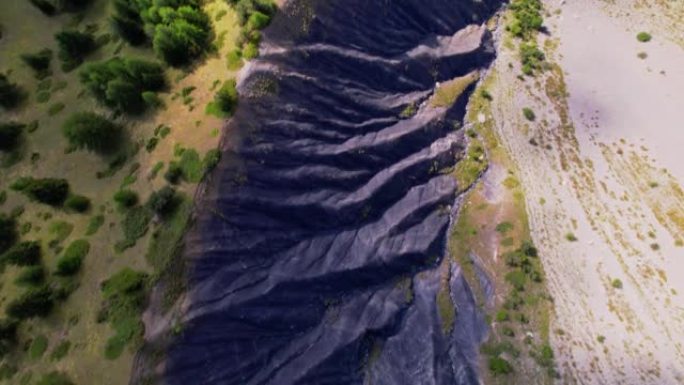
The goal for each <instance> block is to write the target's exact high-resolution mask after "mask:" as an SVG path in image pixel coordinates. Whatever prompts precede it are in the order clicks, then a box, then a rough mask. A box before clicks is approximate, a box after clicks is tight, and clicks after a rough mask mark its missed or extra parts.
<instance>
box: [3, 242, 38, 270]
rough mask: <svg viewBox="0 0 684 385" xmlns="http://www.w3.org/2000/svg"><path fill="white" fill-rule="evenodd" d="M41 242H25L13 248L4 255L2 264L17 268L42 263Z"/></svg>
mask: <svg viewBox="0 0 684 385" xmlns="http://www.w3.org/2000/svg"><path fill="white" fill-rule="evenodd" d="M41 254H42V252H41V248H40V242H38V241H24V242H20V243H18V244H16V245H14V246H12V247H11V248H10V249H9V250H7V251H6V252H5V254H3V255H2V262H4V263H8V264H10V265H16V266H31V265H37V264H39V263H40V257H41Z"/></svg>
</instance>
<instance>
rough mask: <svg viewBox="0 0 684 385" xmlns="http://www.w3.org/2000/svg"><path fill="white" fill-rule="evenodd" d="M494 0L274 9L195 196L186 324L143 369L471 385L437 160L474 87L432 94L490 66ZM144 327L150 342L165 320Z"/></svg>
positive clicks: (285, 380)
mask: <svg viewBox="0 0 684 385" xmlns="http://www.w3.org/2000/svg"><path fill="white" fill-rule="evenodd" d="M500 3H501V2H500V1H498V0H480V1H470V0H468V1H466V0H401V1H400V0H326V1H316V0H306V1H305V0H302V1H299V0H294V1H290V2H288V3H287V4H286V5H285V6H284V7H283V9H282V10H281V12H280V14H279V15H278V16H277V17H276V18H275V19H274V21H273V24H272V25H271V26H270V27H269V28H268V29H266V30H265V32H264V36H263V41H262V46H261V56H260V58H259V59H256V60H255V61H253V62H252V63H251V64H250V65H248V66H247V67H246V68H245V70H244V71H243V73H242V77H241V79H240V82H239V91H240V97H241V98H240V104H239V107H238V109H237V111H236V114H235V116H234V118H233V119H232V120H231V121H230V123H229V124H228V126H227V127H226V130H225V133H224V138H223V142H222V152H223V157H222V160H221V163H220V164H219V166H218V167H217V168H216V169H215V171H214V172H213V173H212V174H211V176H210V178H209V179H208V180H207V181H206V183H205V186H204V191H203V194H202V195H201V196H200V197H199V198H198V199H199V200H198V203H197V212H196V218H195V224H194V226H193V228H192V229H191V230H190V232H189V233H188V235H187V236H186V250H185V253H184V258H185V259H186V265H187V268H188V274H189V284H188V291H187V293H186V295H185V298H184V299H183V300H182V301H181V303H179V304H177V305H176V309H175V310H174V311H175V313H176V314H181V316H180V318H179V321H178V322H179V323H180V324H181V325H182V330H180V331H178V332H177V333H176V335H175V336H174V337H173V338H171V342H170V344H169V345H168V347H167V349H166V350H167V351H166V355H165V358H164V359H163V360H162V361H163V362H162V364H159V365H156V367H155V368H153V369H151V370H150V371H149V372H153V373H155V374H154V376H155V378H154V380H155V382H156V381H161V382H165V383H168V384H178V385H187V384H236V385H237V384H240V385H247V384H249V385H251V384H269V385H289V384H317V385H320V384H365V383H367V384H387V385H390V384H391V385H398V384H407V385H408V384H410V385H416V384H477V383H478V374H477V373H478V368H477V362H478V353H477V352H478V348H479V344H480V343H481V341H482V340H483V339H484V337H485V336H486V333H487V325H486V322H485V319H484V315H483V314H482V313H480V312H479V310H478V308H477V306H476V305H475V302H474V300H473V296H472V294H471V291H470V289H469V287H468V285H467V284H466V282H465V280H464V278H463V276H462V274H461V270H460V268H459V266H458V265H457V264H456V263H454V262H453V261H452V259H451V258H448V256H447V255H446V254H447V251H446V247H445V244H446V235H447V231H448V228H449V226H450V224H451V222H452V215H453V213H455V212H456V211H457V210H456V207H454V206H455V205H457V201H458V194H457V191H459V188H458V187H459V186H457V185H456V181H455V179H454V178H453V177H452V176H451V175H449V174H448V173H445V172H443V171H444V170H447V169H449V168H450V167H453V166H454V165H455V164H456V162H458V160H459V158H460V156H461V154H462V152H463V148H464V146H465V144H464V132H463V131H464V130H463V129H462V128H461V127H462V126H463V124H462V123H463V122H462V121H463V118H464V115H465V110H466V104H467V101H468V96H469V94H470V93H471V92H472V89H473V88H474V86H475V84H474V83H471V84H470V85H468V86H467V88H466V89H465V90H464V92H457V93H456V95H455V96H456V98H455V102H454V103H448V105H444V103H437V102H435V98H436V95H435V91H436V90H437V89H439V87H440V86H441V85H443V84H445V83H447V82H449V81H451V80H452V79H456V78H459V77H463V76H466V75H468V74H472V73H477V72H478V71H482V70H484V69H486V68H487V67H488V66H489V64H490V63H491V62H492V60H493V59H494V57H495V52H494V48H493V44H492V41H491V40H492V39H491V35H490V33H489V32H488V31H487V29H486V28H485V27H484V24H485V22H486V21H487V20H488V19H489V18H491V17H492V16H493V15H494V13H495V12H496V11H497V10H498V8H499V6H500ZM447 99H448V96H447ZM450 102H451V101H450ZM445 277H446V278H445ZM443 284H446V285H447V288H448V290H447V291H446V293H447V297H446V300H447V304H446V305H447V306H451V307H453V309H454V310H453V312H452V314H451V315H452V316H451V317H447V316H445V312H444V311H443V310H441V309H440V307H444V306H445V304H444V298H442V299H441V300H440V298H439V297H440V288H441V286H442V285H443ZM151 312H152V313H154V312H159V310H158V309H154V307H153V309H152V310H151ZM446 314H448V312H447V313H446ZM163 318H164V317H163V316H162V315H160V314H157V316H151V317H148V320H149V319H153V320H157V321H156V322H161V321H159V320H161V319H163ZM167 318H168V317H167ZM174 322H175V321H174ZM167 323H169V324H170V323H171V321H168V322H167ZM147 329H148V331H147V338H148V339H149V340H150V342H149V344H150V345H154V344H155V343H158V344H161V343H160V342H159V340H161V339H168V335H169V334H170V333H168V332H163V331H160V327H158V325H157V327H155V325H148V327H147ZM148 350H149V349H148ZM144 351H145V349H143V352H144ZM141 354H145V353H141ZM140 362H141V361H140V360H139V364H140ZM137 372H140V370H138V371H137ZM149 372H148V374H146V375H145V376H147V375H149ZM148 379H149V378H148ZM134 382H136V381H135V379H134ZM140 383H143V381H140Z"/></svg>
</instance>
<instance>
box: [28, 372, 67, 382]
mask: <svg viewBox="0 0 684 385" xmlns="http://www.w3.org/2000/svg"><path fill="white" fill-rule="evenodd" d="M36 385H74V383H73V382H72V381H71V379H70V378H69V376H67V375H66V374H64V373H62V372H56V371H53V372H50V373H48V374H45V375H43V376H42V377H41V378H40V380H38V382H37V383H36Z"/></svg>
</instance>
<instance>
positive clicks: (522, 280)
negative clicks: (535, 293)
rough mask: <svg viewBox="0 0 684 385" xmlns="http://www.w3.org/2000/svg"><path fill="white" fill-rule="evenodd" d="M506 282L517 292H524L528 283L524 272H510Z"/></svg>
mask: <svg viewBox="0 0 684 385" xmlns="http://www.w3.org/2000/svg"><path fill="white" fill-rule="evenodd" d="M506 282H508V283H510V284H511V286H513V288H515V290H518V291H523V290H525V284H526V283H527V276H526V275H525V273H524V272H522V271H518V270H516V271H510V272H508V273H507V274H506Z"/></svg>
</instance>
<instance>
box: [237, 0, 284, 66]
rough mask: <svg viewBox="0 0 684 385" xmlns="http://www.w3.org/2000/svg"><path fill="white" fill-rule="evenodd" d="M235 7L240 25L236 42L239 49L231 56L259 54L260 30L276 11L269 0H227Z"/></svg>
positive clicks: (246, 56) (273, 4) (245, 56)
mask: <svg viewBox="0 0 684 385" xmlns="http://www.w3.org/2000/svg"><path fill="white" fill-rule="evenodd" d="M227 1H228V3H229V4H230V5H231V6H233V7H234V8H235V11H236V12H237V15H238V22H239V23H240V25H241V26H242V30H241V31H240V36H239V38H238V41H237V44H238V47H239V49H238V50H237V51H234V52H232V53H231V55H232V56H237V57H244V58H246V59H252V58H255V57H257V56H258V55H259V43H260V42H261V32H260V30H262V29H264V28H266V27H267V26H268V25H269V24H270V23H271V19H272V18H273V15H274V14H275V13H276V11H277V9H278V8H277V7H276V5H275V3H274V2H273V1H271V0H227Z"/></svg>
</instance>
